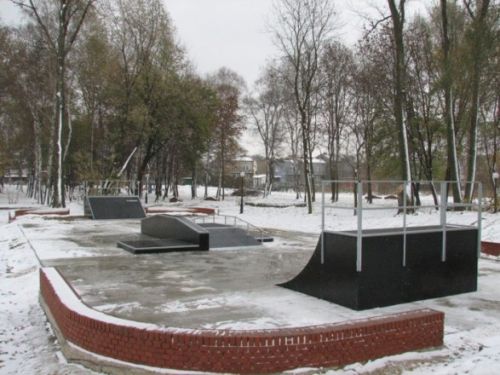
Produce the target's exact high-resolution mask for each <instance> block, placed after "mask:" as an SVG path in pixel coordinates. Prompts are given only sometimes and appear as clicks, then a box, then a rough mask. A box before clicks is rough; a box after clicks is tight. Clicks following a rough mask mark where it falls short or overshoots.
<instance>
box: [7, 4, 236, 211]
mask: <svg viewBox="0 0 500 375" xmlns="http://www.w3.org/2000/svg"><path fill="white" fill-rule="evenodd" d="M12 2H13V3H15V4H17V5H18V6H19V7H20V8H21V9H22V10H23V11H24V13H25V14H26V16H27V17H28V22H27V23H25V24H23V25H20V26H18V27H10V28H9V27H6V26H1V28H0V53H1V54H2V59H1V61H0V65H1V67H0V72H1V73H0V74H1V76H0V87H2V92H1V93H0V129H1V132H2V135H3V136H2V145H1V146H2V147H1V150H2V151H1V154H0V161H1V165H3V168H4V169H5V168H6V167H7V166H9V167H10V168H16V167H17V168H19V169H21V168H28V171H29V176H30V185H29V186H30V194H31V195H32V196H33V197H35V198H37V199H38V200H39V201H40V202H43V203H46V204H50V205H51V206H54V207H58V206H64V205H65V204H66V199H67V197H66V196H65V195H66V193H67V191H68V188H70V187H71V186H72V185H76V184H79V183H81V182H82V181H98V180H100V181H102V180H104V181H113V180H116V179H120V178H121V179H125V180H134V181H141V182H143V183H144V182H145V179H146V176H148V177H149V176H151V179H152V182H154V185H155V186H157V191H156V195H157V198H159V197H161V195H162V194H163V195H164V196H165V195H167V194H168V193H169V189H170V192H171V193H172V194H173V195H174V196H176V195H177V194H178V192H177V189H176V187H177V184H178V182H179V181H178V180H179V178H180V176H185V175H189V176H192V177H193V180H194V181H195V183H194V185H195V184H196V180H197V179H199V180H200V181H203V179H204V177H205V175H206V173H205V172H206V170H205V168H206V166H207V163H206V162H205V163H204V162H203V160H206V159H207V158H208V159H210V160H211V161H212V162H213V163H215V164H216V165H217V166H219V168H222V170H223V168H224V161H225V160H227V159H228V157H229V156H228V155H230V154H234V153H235V152H236V151H237V149H238V144H237V138H238V136H239V135H240V133H241V131H242V128H243V123H242V121H241V120H242V118H241V115H240V114H239V109H240V96H241V93H242V90H243V89H244V82H243V79H242V78H241V77H240V76H238V74H236V73H235V72H232V71H230V70H228V69H226V68H221V69H220V70H219V71H217V72H215V73H214V74H212V75H210V76H208V77H204V78H202V77H200V76H199V75H197V74H196V73H195V71H194V68H193V66H192V63H191V62H190V61H189V58H188V56H187V54H186V52H185V51H184V50H183V48H182V47H181V45H180V43H179V42H178V41H177V39H176V35H175V32H174V25H173V23H172V21H171V19H170V18H169V15H168V13H167V11H166V10H165V8H164V5H163V3H162V2H161V1H160V0H114V1H95V0H86V1H82V0H38V1H36V0H28V1H14V0H12ZM222 170H221V171H217V175H218V176H220V178H219V183H220V184H222V185H220V186H221V187H222V186H223V183H224V181H223V179H224V177H223V175H224V173H222ZM207 182H208V181H207ZM143 183H139V184H138V185H137V188H138V189H139V191H138V193H139V194H140V193H141V191H140V190H141V189H142V187H143ZM161 186H165V187H166V189H165V190H164V191H163V192H162V189H161ZM195 194H196V190H195V189H193V195H195ZM219 194H220V195H222V194H223V189H220V192H219V193H218V195H219Z"/></svg>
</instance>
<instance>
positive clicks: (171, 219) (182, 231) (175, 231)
mask: <svg viewBox="0 0 500 375" xmlns="http://www.w3.org/2000/svg"><path fill="white" fill-rule="evenodd" d="M141 233H142V234H145V235H147V236H151V237H156V238H167V239H175V240H179V241H184V242H188V243H191V244H196V245H197V246H198V248H199V250H208V249H209V245H210V243H209V241H210V238H209V233H208V231H207V230H206V229H205V228H203V227H201V226H199V225H198V224H196V223H193V222H192V221H191V220H189V219H186V218H185V217H179V216H169V215H155V216H151V217H148V218H145V219H143V220H141Z"/></svg>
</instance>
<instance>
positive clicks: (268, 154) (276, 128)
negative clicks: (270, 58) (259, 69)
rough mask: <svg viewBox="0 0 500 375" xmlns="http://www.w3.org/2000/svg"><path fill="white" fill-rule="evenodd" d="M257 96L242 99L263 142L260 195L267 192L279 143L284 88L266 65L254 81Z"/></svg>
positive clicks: (281, 134) (277, 75) (272, 68)
mask: <svg viewBox="0 0 500 375" xmlns="http://www.w3.org/2000/svg"><path fill="white" fill-rule="evenodd" d="M256 87H257V97H255V98H252V97H248V98H247V99H246V100H245V104H246V108H247V111H248V112H249V113H250V116H251V117H252V120H253V123H254V125H255V127H256V130H257V132H258V134H259V136H260V138H261V140H262V144H263V145H264V155H265V161H266V184H265V188H264V197H266V196H268V195H269V194H271V190H272V184H273V181H274V175H275V164H276V157H277V155H278V152H279V148H280V146H281V144H282V143H283V139H284V129H283V112H284V91H283V87H281V79H280V76H279V72H278V71H276V69H275V68H274V67H273V66H272V65H269V66H267V68H266V69H265V70H264V72H263V75H262V77H261V78H260V79H259V80H258V81H257V83H256Z"/></svg>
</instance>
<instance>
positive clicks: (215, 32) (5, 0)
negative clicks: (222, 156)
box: [0, 0, 433, 86]
mask: <svg viewBox="0 0 500 375" xmlns="http://www.w3.org/2000/svg"><path fill="white" fill-rule="evenodd" d="M273 1H274V0H163V2H164V3H165V5H166V8H167V10H168V12H169V14H170V16H171V18H172V20H173V23H174V25H175V27H176V29H177V37H178V39H179V41H180V42H181V44H182V45H184V46H185V47H186V49H187V51H188V54H189V57H190V59H191V61H193V62H194V64H195V66H196V68H197V70H198V72H199V73H201V74H203V75H204V74H206V73H211V72H214V71H216V70H217V69H218V68H220V67H222V66H227V67H229V68H231V69H233V70H234V71H236V72H237V73H239V74H240V75H242V76H243V77H244V78H245V80H246V81H247V84H248V85H249V86H251V85H252V84H253V82H254V81H255V80H256V79H257V77H258V75H259V71H260V69H261V68H262V66H263V65H264V64H265V63H266V60H268V59H270V58H272V57H273V56H275V55H276V49H275V47H274V45H273V43H272V38H271V35H270V34H269V33H268V25H269V24H270V23H271V22H272V14H271V10H272V3H273ZM332 2H333V4H334V6H335V8H336V10H337V13H338V24H339V25H341V27H339V29H338V31H337V37H338V38H339V39H340V40H342V41H344V42H345V43H347V44H349V45H352V44H354V43H355V41H356V40H357V39H358V38H359V37H360V36H361V33H362V27H363V23H364V22H365V20H364V19H363V17H362V16H360V14H365V15H371V16H372V17H377V10H376V7H377V6H378V8H380V10H381V11H384V12H387V11H386V9H387V0H332ZM432 2H433V0H412V1H410V2H409V4H410V5H409V6H410V8H411V9H410V12H415V11H419V12H425V11H426V7H428V6H429V5H430V4H432ZM0 16H1V18H2V20H3V21H4V22H7V23H10V24H12V23H14V22H16V21H17V20H18V19H19V18H20V13H19V11H18V10H17V9H16V8H15V7H14V6H13V5H12V3H11V2H10V1H9V0H0Z"/></svg>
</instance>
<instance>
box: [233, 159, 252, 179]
mask: <svg viewBox="0 0 500 375" xmlns="http://www.w3.org/2000/svg"><path fill="white" fill-rule="evenodd" d="M241 172H244V173H245V177H249V178H253V176H254V175H255V173H256V172H257V162H256V161H255V160H253V159H252V158H250V157H248V156H242V157H239V158H236V159H234V160H232V161H231V162H230V163H229V174H230V175H231V176H232V177H239V176H240V174H241Z"/></svg>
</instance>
